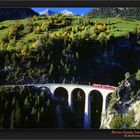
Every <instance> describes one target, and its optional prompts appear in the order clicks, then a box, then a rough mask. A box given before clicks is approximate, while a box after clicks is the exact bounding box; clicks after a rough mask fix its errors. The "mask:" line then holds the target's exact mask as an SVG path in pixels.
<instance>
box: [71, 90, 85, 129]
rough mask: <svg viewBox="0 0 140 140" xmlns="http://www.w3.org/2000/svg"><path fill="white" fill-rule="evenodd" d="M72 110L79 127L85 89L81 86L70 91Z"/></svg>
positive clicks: (81, 120)
mask: <svg viewBox="0 0 140 140" xmlns="http://www.w3.org/2000/svg"><path fill="white" fill-rule="evenodd" d="M71 97H72V98H71V99H72V111H73V113H74V114H75V116H76V118H77V121H78V122H79V127H83V122H84V108H85V91H84V90H83V89H81V88H75V89H73V90H72V92H71Z"/></svg>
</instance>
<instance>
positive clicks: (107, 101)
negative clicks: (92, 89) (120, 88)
mask: <svg viewBox="0 0 140 140" xmlns="http://www.w3.org/2000/svg"><path fill="white" fill-rule="evenodd" d="M111 96H112V93H109V94H108V95H107V97H106V109H107V108H108V105H109V103H110V100H111Z"/></svg>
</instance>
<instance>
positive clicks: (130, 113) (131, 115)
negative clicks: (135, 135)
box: [102, 71, 140, 129]
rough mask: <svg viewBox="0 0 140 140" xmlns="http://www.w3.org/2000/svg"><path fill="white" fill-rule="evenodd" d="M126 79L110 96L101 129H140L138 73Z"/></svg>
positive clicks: (139, 81) (139, 78)
mask: <svg viewBox="0 0 140 140" xmlns="http://www.w3.org/2000/svg"><path fill="white" fill-rule="evenodd" d="M125 76H126V77H127V78H126V79H125V80H124V81H123V82H122V83H121V84H120V86H119V88H118V90H117V91H116V92H114V93H112V95H111V96H110V100H109V104H108V108H107V111H106V114H105V116H104V121H103V125H102V129H140V112H139V108H140V71H138V72H137V73H136V76H130V75H129V74H128V73H127V74H126V75H125Z"/></svg>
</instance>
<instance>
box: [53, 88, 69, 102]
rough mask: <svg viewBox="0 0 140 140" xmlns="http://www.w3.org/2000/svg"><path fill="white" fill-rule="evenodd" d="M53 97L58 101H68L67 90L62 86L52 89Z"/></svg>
mask: <svg viewBox="0 0 140 140" xmlns="http://www.w3.org/2000/svg"><path fill="white" fill-rule="evenodd" d="M53 94H54V97H56V98H58V100H59V101H62V102H65V103H68V91H67V89H66V88H64V87H57V88H56V89H55V90H54V93H53Z"/></svg>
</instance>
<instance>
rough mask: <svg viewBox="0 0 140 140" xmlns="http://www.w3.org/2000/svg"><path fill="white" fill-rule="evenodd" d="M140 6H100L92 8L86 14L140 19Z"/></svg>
mask: <svg viewBox="0 0 140 140" xmlns="http://www.w3.org/2000/svg"><path fill="white" fill-rule="evenodd" d="M139 13H140V8H139V7H133V8H132V7H129V8H126V7H124V8H123V7H120V8H119V7H108V8H107V7H102V8H94V9H93V10H91V11H90V12H89V13H88V14H86V15H88V16H92V17H103V18H107V17H121V18H129V19H131V18H132V19H140V14H139Z"/></svg>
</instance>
